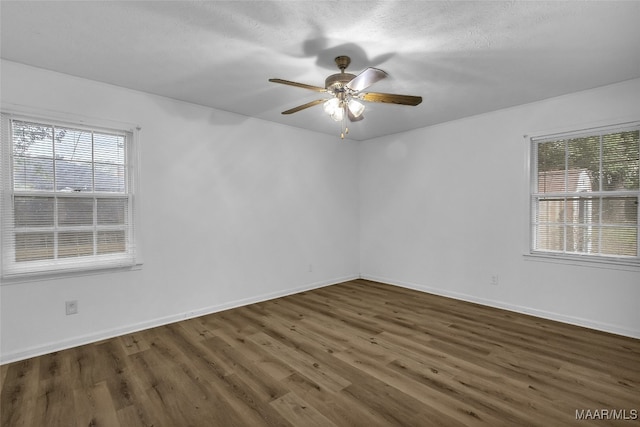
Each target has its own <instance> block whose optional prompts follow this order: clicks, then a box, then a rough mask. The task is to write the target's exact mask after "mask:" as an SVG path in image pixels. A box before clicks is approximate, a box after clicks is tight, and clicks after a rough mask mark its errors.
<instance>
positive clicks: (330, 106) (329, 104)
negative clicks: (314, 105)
mask: <svg viewBox="0 0 640 427" xmlns="http://www.w3.org/2000/svg"><path fill="white" fill-rule="evenodd" d="M322 107H323V108H324V112H325V113H327V114H329V115H330V116H331V115H333V113H335V112H336V110H340V109H341V108H340V100H339V99H338V98H331V99H330V100H328V101H326V102H325V103H324V104H322Z"/></svg>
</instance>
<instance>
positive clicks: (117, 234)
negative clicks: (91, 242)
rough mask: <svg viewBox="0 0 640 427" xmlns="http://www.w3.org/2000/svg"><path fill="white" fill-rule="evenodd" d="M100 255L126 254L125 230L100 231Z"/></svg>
mask: <svg viewBox="0 0 640 427" xmlns="http://www.w3.org/2000/svg"><path fill="white" fill-rule="evenodd" d="M97 246H98V248H97V249H98V254H111V253H117V252H125V250H126V245H125V234H124V230H117V231H99V232H98V245H97Z"/></svg>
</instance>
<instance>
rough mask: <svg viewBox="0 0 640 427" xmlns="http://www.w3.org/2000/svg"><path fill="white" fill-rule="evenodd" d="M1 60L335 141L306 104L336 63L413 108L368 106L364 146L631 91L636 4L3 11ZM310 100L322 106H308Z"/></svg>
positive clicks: (4, 7) (151, 5)
mask: <svg viewBox="0 0 640 427" xmlns="http://www.w3.org/2000/svg"><path fill="white" fill-rule="evenodd" d="M0 16H1V33H0V36H1V50H0V53H1V55H2V57H3V58H5V59H8V60H11V61H16V62H20V63H24V64H29V65H33V66H37V67H42V68H46V69H50V70H55V71H59V72H63V73H67V74H72V75H76V76H80V77H85V78H88V79H92V80H98V81H102V82H107V83H111V84H115V85H118V86H123V87H128V88H132V89H137V90H141V91H145V92H150V93H155V94H159V95H164V96H168V97H171V98H175V99H179V100H183V101H188V102H193V103H196V104H201V105H206V106H210V107H214V108H218V109H222V110H227V111H232V112H235V113H239V114H242V115H246V116H252V117H257V118H261V119H264V120H269V121H274V122H279V123H283V124H286V125H291V126H297V127H301V128H306V129H310V130H313V131H317V132H324V133H328V134H332V135H338V134H339V124H337V123H335V122H333V121H332V120H331V119H330V118H328V117H327V116H326V115H325V114H324V113H323V111H322V108H321V107H320V106H317V107H313V108H310V109H307V110H304V111H301V112H298V113H296V114H293V115H282V114H280V112H281V111H283V110H286V109H289V108H292V107H295V106H297V105H300V104H303V103H306V102H309V101H312V100H314V99H317V98H318V97H319V96H318V93H315V92H312V91H308V90H305V89H300V88H295V87H291V86H284V85H278V84H274V83H269V82H268V79H269V78H272V77H277V78H282V79H287V80H294V81H298V82H302V83H307V84H311V85H316V86H323V85H324V79H325V77H326V76H327V75H329V74H333V73H335V72H337V71H338V70H337V68H336V67H335V64H334V62H333V58H334V57H335V56H338V55H349V56H351V58H352V63H351V66H350V67H349V69H348V70H347V71H349V72H351V73H354V74H357V73H359V72H360V71H362V70H363V69H364V68H366V67H367V66H376V67H378V68H382V69H383V70H385V71H387V72H388V73H389V75H390V77H389V78H387V79H385V80H383V81H380V82H378V83H376V84H375V85H374V86H372V87H371V88H370V90H372V91H376V92H391V93H400V94H408V95H420V96H422V97H423V102H422V104H421V105H419V106H417V107H407V106H397V105H389V104H372V103H368V104H367V110H366V111H365V116H366V119H365V120H363V121H361V122H357V123H354V124H352V125H351V133H350V137H351V138H353V139H358V140H364V139H369V138H373V137H376V136H381V135H387V134H392V133H396V132H401V131H405V130H408V129H414V128H419V127H424V126H429V125H433V124H436V123H441V122H445V121H450V120H455V119H458V118H461V117H466V116H470V115H474V114H480V113H484V112H488V111H493V110H497V109H500V108H505V107H509V106H514V105H519V104H523V103H527V102H532V101H536V100H540V99H544V98H549V97H553V96H558V95H562V94H565V93H570V92H574V91H578V90H583V89H589V88H593V87H598V86H602V85H606V84H610V83H615V82H619V81H624V80H628V79H632V78H637V77H640V49H639V48H638V45H640V25H639V24H638V22H639V18H640V2H636V1H625V2H615V1H607V2H590V1H588V2H577V1H553V2H536V1H533V2H519V1H510V2H457V1H442V2H440V1H411V2H405V1H401V2H387V1H385V2H369V1H367V2H361V1H338V2H334V1H314V2H311V1H304V2H302V1H300V2H289V1H259V2H244V1H231V2H223V1H204V2H203V1H197V2H192V1H175V2H171V1H131V2H127V1H123V2H93V1H91V2H90V1H69V2H59V1H45V2H36V1H18V2H13V1H6V0H3V1H1V2H0ZM320 97H322V94H321V95H320Z"/></svg>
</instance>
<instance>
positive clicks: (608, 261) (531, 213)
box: [524, 120, 640, 271]
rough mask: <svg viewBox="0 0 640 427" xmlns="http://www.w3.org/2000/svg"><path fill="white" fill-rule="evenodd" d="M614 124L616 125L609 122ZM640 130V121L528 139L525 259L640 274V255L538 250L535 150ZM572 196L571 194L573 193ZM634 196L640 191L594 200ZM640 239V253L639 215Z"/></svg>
mask: <svg viewBox="0 0 640 427" xmlns="http://www.w3.org/2000/svg"><path fill="white" fill-rule="evenodd" d="M609 123H614V122H609ZM638 128H640V121H638V120H629V121H626V120H625V121H620V122H618V123H615V124H604V123H602V124H598V125H593V126H584V127H578V126H576V127H574V128H572V129H562V130H556V131H553V132H537V133H534V134H531V135H524V137H525V139H526V141H527V144H528V146H527V161H526V168H525V169H526V175H527V180H528V188H527V190H528V202H527V226H526V233H527V242H528V248H527V252H525V258H526V259H529V260H533V261H545V262H553V263H561V264H572V265H582V266H591V267H602V268H614V269H625V270H626V269H630V270H631V271H640V253H639V254H638V255H637V256H636V257H630V256H627V257H619V256H615V255H602V254H597V255H596V254H593V255H592V254H575V253H567V252H556V251H546V250H537V249H535V233H536V229H535V218H536V213H537V212H536V203H535V200H536V196H537V188H538V182H537V152H536V150H535V148H536V144H537V142H540V141H544V140H553V139H564V138H574V137H581V136H588V135H597V134H603V133H614V132H616V131H621V130H625V129H630V130H632V129H638ZM569 193H570V192H569ZM616 195H624V196H629V195H631V196H634V195H635V197H638V199H639V200H640V189H639V190H636V191H628V190H627V191H624V192H616V191H602V192H596V193H595V194H594V196H596V197H598V196H616ZM637 227H638V230H639V231H638V235H637V240H638V241H637V245H638V248H639V249H638V251H639V252H640V213H639V214H638V224H637Z"/></svg>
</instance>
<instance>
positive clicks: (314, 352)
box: [0, 280, 640, 427]
mask: <svg viewBox="0 0 640 427" xmlns="http://www.w3.org/2000/svg"><path fill="white" fill-rule="evenodd" d="M0 385H1V387H2V393H1V396H0V410H1V425H2V427H14V426H15V427H20V426H27V427H32V426H38V427H40V426H47V427H50V426H65V427H67V426H78V427H80V426H83V427H87V426H109V427H117V426H124V427H129V426H154V427H158V426H170V427H175V426H180V427H182V426H223V427H229V426H305V427H306V426H322V427H329V426H366V427H375V426H432V425H433V426H502V425H505V426H516V425H517V426H524V425H528V426H559V425H579V426H589V425H598V426H601V425H615V426H626V425H629V426H631V425H640V420H639V419H638V418H637V417H638V416H639V415H640V414H638V412H639V411H640V340H636V339H631V338H625V337H620V336H616V335H611V334H606V333H602V332H597V331H593V330H589V329H584V328H579V327H575V326H570V325H565V324H561V323H556V322H552V321H548V320H542V319H538V318H534V317H530V316H525V315H520V314H515V313H512V312H507V311H503V310H498V309H494V308H489V307H484V306H480V305H475V304H470V303H465V302H461V301H456V300H452V299H448V298H443V297H438V296H434V295H429V294H425V293H420V292H416V291H412V290H408V289H402V288H398V287H394V286H389V285H384V284H380V283H375V282H371V281H366V280H354V281H350V282H346V283H342V284H339V285H334V286H329V287H326V288H322V289H317V290H313V291H308V292H303V293H300V294H296V295H292V296H288V297H284V298H279V299H274V300H271V301H266V302H262V303H259V304H253V305H249V306H246V307H241V308H236V309H233V310H228V311H224V312H220V313H215V314H211V315H208V316H203V317H199V318H196V319H191V320H186V321H182V322H179V323H174V324H171V325H167V326H162V327H158V328H154V329H150V330H146V331H143V332H137V333H133V334H129V335H125V336H121V337H117V338H113V339H109V340H105V341H101V342H97V343H93V344H90V345H85V346H81V347H77V348H74V349H70V350H65V351H59V352H56V353H52V354H48V355H45V356H41V357H36V358H32V359H28V360H24V361H20V362H15V363H11V364H6V365H3V366H2V367H1V369H0ZM603 409H604V410H606V411H607V414H606V417H605V416H603V414H604V412H603V411H602V410H603ZM576 411H579V414H581V415H580V416H581V417H582V418H583V419H582V420H577V419H576ZM595 411H597V412H595ZM611 411H616V412H615V413H614V416H611ZM634 411H636V412H634ZM634 413H635V414H636V419H633V418H634ZM608 418H622V419H608ZM625 418H626V419H625Z"/></svg>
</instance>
